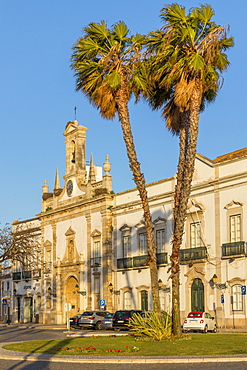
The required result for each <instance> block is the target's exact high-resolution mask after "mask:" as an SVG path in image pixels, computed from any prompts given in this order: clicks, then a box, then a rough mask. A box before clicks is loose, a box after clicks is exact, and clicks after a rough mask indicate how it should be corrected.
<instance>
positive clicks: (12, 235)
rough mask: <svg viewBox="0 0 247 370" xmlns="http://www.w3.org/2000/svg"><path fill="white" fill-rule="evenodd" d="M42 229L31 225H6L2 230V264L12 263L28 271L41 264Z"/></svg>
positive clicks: (0, 232) (0, 261)
mask: <svg viewBox="0 0 247 370" xmlns="http://www.w3.org/2000/svg"><path fill="white" fill-rule="evenodd" d="M39 238H40V229H39V228H36V227H35V228H33V227H31V226H30V223H29V224H28V223H27V222H25V223H18V222H16V223H13V229H12V227H11V226H10V225H9V224H6V225H5V226H4V227H3V228H2V229H0V264H4V263H6V262H10V263H11V264H12V265H17V266H20V267H22V268H25V269H27V270H32V269H34V268H37V267H39V264H40V240H39Z"/></svg>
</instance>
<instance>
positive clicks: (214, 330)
mask: <svg viewBox="0 0 247 370" xmlns="http://www.w3.org/2000/svg"><path fill="white" fill-rule="evenodd" d="M213 333H217V327H216V325H214V329H213Z"/></svg>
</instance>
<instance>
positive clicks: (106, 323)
mask: <svg viewBox="0 0 247 370" xmlns="http://www.w3.org/2000/svg"><path fill="white" fill-rule="evenodd" d="M112 316H113V313H107V314H106V315H105V317H104V318H103V320H102V321H101V324H100V327H101V329H112Z"/></svg>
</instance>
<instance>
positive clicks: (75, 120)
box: [74, 107, 77, 121]
mask: <svg viewBox="0 0 247 370" xmlns="http://www.w3.org/2000/svg"><path fill="white" fill-rule="evenodd" d="M76 110H77V108H76V107H75V108H74V111H75V121H76Z"/></svg>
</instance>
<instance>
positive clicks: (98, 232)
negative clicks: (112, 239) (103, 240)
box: [91, 229, 101, 238]
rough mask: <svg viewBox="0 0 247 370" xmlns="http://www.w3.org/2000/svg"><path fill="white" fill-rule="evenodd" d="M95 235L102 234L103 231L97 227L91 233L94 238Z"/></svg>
mask: <svg viewBox="0 0 247 370" xmlns="http://www.w3.org/2000/svg"><path fill="white" fill-rule="evenodd" d="M95 236H101V232H100V231H99V230H97V229H95V230H94V231H93V232H92V234H91V237H92V238H94V237H95Z"/></svg>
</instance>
